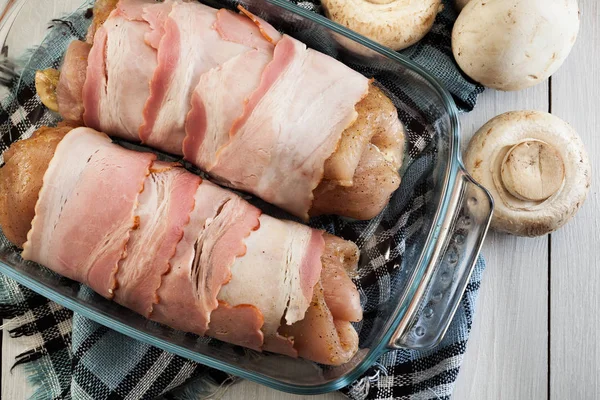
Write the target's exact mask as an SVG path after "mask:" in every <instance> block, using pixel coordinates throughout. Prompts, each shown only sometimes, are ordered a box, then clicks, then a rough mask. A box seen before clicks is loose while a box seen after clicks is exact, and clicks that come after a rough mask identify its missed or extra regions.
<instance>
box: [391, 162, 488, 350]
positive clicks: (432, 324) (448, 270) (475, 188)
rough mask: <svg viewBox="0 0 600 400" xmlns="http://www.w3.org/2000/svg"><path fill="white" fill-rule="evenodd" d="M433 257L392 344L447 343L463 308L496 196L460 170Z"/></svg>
mask: <svg viewBox="0 0 600 400" xmlns="http://www.w3.org/2000/svg"><path fill="white" fill-rule="evenodd" d="M456 179H457V182H456V185H454V188H455V189H454V192H453V193H452V197H451V202H450V204H449V206H448V207H449V208H450V209H449V210H448V213H447V217H446V219H445V220H444V221H443V223H442V225H441V226H440V228H439V230H438V233H437V240H436V245H435V247H434V249H433V253H432V255H431V262H430V263H429V265H428V266H427V267H426V271H425V273H424V275H423V278H422V279H421V280H420V281H419V282H417V285H418V287H417V289H416V290H417V291H416V293H415V296H414V297H413V298H414V300H413V301H412V302H411V303H410V305H409V308H408V310H407V312H406V314H405V317H404V318H403V319H402V320H401V321H400V324H399V325H398V327H397V328H396V331H395V332H394V335H393V336H392V338H391V339H390V342H389V344H388V347H389V348H390V349H399V348H409V349H415V350H424V349H429V348H432V347H434V346H436V345H437V344H439V343H440V342H441V340H442V339H443V337H444V335H445V333H446V331H447V330H448V327H449V326H450V322H452V318H453V316H454V314H455V313H456V310H457V309H458V306H459V304H460V301H461V298H462V295H463V293H464V291H465V289H466V287H467V284H468V283H469V278H470V276H471V273H472V272H473V269H474V267H475V263H476V262H477V258H478V256H479V251H480V250H481V246H482V244H483V240H484V238H485V235H486V233H487V230H488V227H489V223H490V221H491V217H492V210H493V199H492V197H491V196H490V194H489V193H488V192H487V190H486V189H485V188H483V187H482V186H481V185H479V184H478V183H477V182H475V181H474V180H473V178H471V176H469V174H468V173H467V172H466V171H465V170H464V169H460V170H459V171H458V174H457V176H456Z"/></svg>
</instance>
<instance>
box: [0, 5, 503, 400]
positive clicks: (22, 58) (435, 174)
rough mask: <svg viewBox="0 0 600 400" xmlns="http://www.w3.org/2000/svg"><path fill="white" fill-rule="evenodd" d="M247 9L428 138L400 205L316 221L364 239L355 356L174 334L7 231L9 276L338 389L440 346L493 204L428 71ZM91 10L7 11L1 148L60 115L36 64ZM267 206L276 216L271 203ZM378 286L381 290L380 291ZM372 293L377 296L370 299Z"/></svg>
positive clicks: (191, 345)
mask: <svg viewBox="0 0 600 400" xmlns="http://www.w3.org/2000/svg"><path fill="white" fill-rule="evenodd" d="M205 2H206V4H208V5H210V6H213V7H218V8H220V7H227V8H232V9H233V8H235V6H236V5H237V4H238V3H237V2H234V1H231V0H207V1H205ZM239 4H242V5H243V6H244V7H246V8H247V9H249V10H250V11H251V12H253V13H255V14H257V15H259V16H261V17H262V18H264V19H266V20H267V21H269V22H270V23H271V24H273V25H274V26H275V27H276V28H277V29H279V30H280V31H282V32H285V33H288V34H290V35H292V36H294V37H296V38H298V39H300V40H302V41H303V42H305V43H306V44H307V45H308V46H310V47H313V48H315V49H317V50H319V51H322V52H324V53H327V54H329V55H331V56H333V57H335V58H337V59H338V60H340V61H341V62H343V63H345V64H347V65H348V66H350V67H352V68H354V69H356V70H357V71H360V72H362V73H364V74H365V75H367V76H368V77H375V79H376V80H377V82H379V84H380V85H381V86H382V87H383V88H384V90H385V91H386V92H387V93H388V95H390V97H391V98H392V100H393V101H394V103H395V105H396V107H397V108H398V114H399V117H400V119H401V120H402V121H403V122H404V124H405V126H406V128H407V132H408V136H409V137H413V138H414V137H417V138H418V140H413V141H411V142H410V145H409V146H408V149H407V155H406V157H405V162H404V166H403V170H402V171H401V173H403V174H405V175H408V172H410V176H411V178H410V179H408V180H407V179H404V180H403V182H402V184H401V186H400V188H399V189H398V191H397V192H396V193H395V194H394V197H393V199H392V202H393V204H394V206H393V207H388V209H387V210H386V211H384V213H383V214H382V215H381V216H379V217H378V218H375V219H374V220H372V221H369V222H356V221H349V220H344V219H342V218H337V217H323V218H318V219H314V220H312V221H311V225H313V226H317V227H321V228H325V229H328V230H330V231H334V232H335V233H336V234H338V235H341V236H343V237H344V238H346V239H351V240H354V241H355V242H357V243H358V244H359V247H360V248H361V258H360V263H359V274H358V277H357V278H356V279H355V281H356V282H357V285H358V287H359V289H360V291H361V297H362V299H363V303H364V308H365V320H364V321H363V322H362V323H359V324H357V325H356V328H357V330H358V331H359V333H360V350H359V352H358V353H357V354H356V356H355V357H354V358H353V359H352V360H351V361H350V362H349V363H347V364H345V365H343V366H339V367H327V366H322V365H318V364H316V363H313V362H309V361H306V360H302V359H292V358H288V357H285V356H280V355H275V354H270V353H258V352H255V351H251V350H246V349H241V348H240V347H236V346H233V345H229V344H226V343H222V342H219V341H216V340H213V339H208V338H198V337H196V336H193V335H189V334H184V333H182V332H178V331H175V330H173V329H170V328H168V327H165V326H162V325H158V324H155V323H152V322H149V321H147V320H145V319H144V318H142V317H141V316H139V315H137V314H135V313H133V312H131V311H129V310H127V309H125V308H123V307H121V306H119V305H117V304H115V303H113V302H110V301H108V300H105V299H104V298H102V297H100V296H98V295H91V296H90V295H89V291H86V290H80V285H79V284H77V283H75V282H72V281H69V280H67V279H65V278H61V277H59V276H58V275H56V274H54V273H53V272H51V271H49V270H47V269H45V268H43V267H40V266H39V265H36V264H34V263H31V262H24V261H23V260H22V259H21V257H20V256H19V252H18V249H16V248H15V247H14V246H11V245H10V244H9V243H8V242H7V241H6V239H5V238H3V237H2V240H0V272H2V273H3V274H6V275H7V276H9V277H11V278H13V279H15V280H17V281H18V282H20V283H21V284H23V285H25V286H27V287H29V288H30V289H32V290H34V291H36V292H38V293H40V294H42V295H44V296H46V297H48V298H49V299H51V300H53V301H55V302H57V303H59V304H61V305H63V306H65V307H68V308H70V309H72V310H73V311H75V312H77V313H79V314H81V315H83V316H85V317H88V318H91V319H93V320H95V321H97V322H99V323H101V324H103V325H106V326H108V327H110V328H112V329H114V330H116V331H119V332H121V333H124V334H126V335H129V336H131V337H133V338H136V339H138V340H141V341H143V342H146V343H149V344H151V345H154V346H157V347H160V348H162V349H164V350H167V351H170V352H172V353H175V354H178V355H180V356H183V357H186V358H189V359H192V360H194V361H197V362H199V363H202V364H205V365H208V366H211V367H215V368H218V369H220V370H223V371H225V372H228V373H231V374H234V375H237V376H240V377H243V378H247V379H250V380H253V381H256V382H258V383H261V384H265V385H268V386H270V387H273V388H275V389H279V390H283V391H287V392H292V393H298V394H317V393H324V392H329V391H333V390H337V389H339V388H341V387H343V386H346V385H348V384H349V383H351V382H352V381H353V380H355V379H356V378H358V377H359V376H360V375H361V374H363V373H364V372H365V371H366V370H367V369H368V368H369V367H370V366H371V365H372V364H373V363H375V361H376V360H377V358H378V357H380V356H381V355H382V354H384V353H385V352H387V351H390V350H394V349H399V348H410V349H427V348H431V347H433V346H435V345H436V344H437V343H439V342H440V340H441V339H442V337H443V336H444V334H445V332H446V329H447V328H448V325H449V323H450V321H451V319H452V317H453V315H454V313H455V311H456V309H457V307H458V305H459V302H460V299H461V297H462V294H463V292H464V290H465V287H466V285H467V282H468V280H469V276H470V274H471V271H472V269H473V266H474V264H475V261H476V259H477V256H478V254H479V250H480V247H481V244H482V242H483V239H484V237H485V234H486V232H487V229H488V225H489V222H490V218H491V214H492V208H493V204H492V199H491V197H490V195H489V194H488V193H487V192H486V191H485V189H483V188H482V187H481V186H479V185H478V184H477V183H476V182H474V181H473V180H472V179H471V178H470V177H469V175H468V174H467V173H466V172H465V170H464V167H463V166H462V163H461V160H460V152H459V131H460V128H459V122H458V112H457V109H456V106H455V104H454V102H453V100H452V97H451V96H450V95H449V93H448V92H447V91H446V90H445V89H444V88H443V87H442V86H441V85H440V84H439V83H438V82H437V80H436V79H435V78H433V77H432V76H431V75H430V74H429V73H428V72H427V71H425V70H423V69H422V68H421V67H419V66H418V65H416V64H414V63H412V62H411V61H410V60H408V59H406V58H404V57H402V56H401V55H399V54H398V53H396V52H393V51H391V50H389V49H386V48H384V47H381V46H379V45H378V44H376V43H374V42H372V41H370V40H368V39H366V38H364V37H362V36H360V35H358V34H356V33H354V32H351V31H349V30H347V29H345V28H344V27H342V26H340V25H337V24H335V23H333V22H331V21H329V20H327V19H326V18H324V17H322V16H320V15H316V14H314V13H311V12H309V11H307V10H305V9H302V8H300V7H298V6H296V5H294V4H292V3H289V2H287V1H285V0H243V1H240V2H239ZM89 6H90V4H89V3H84V4H82V0H75V1H73V0H69V1H41V0H16V1H9V5H8V6H7V8H6V10H4V11H3V13H2V14H1V20H0V23H1V24H0V43H1V44H2V55H3V56H4V57H5V58H4V60H3V63H4V64H3V65H4V66H7V65H8V66H9V67H11V68H12V66H11V65H10V62H8V61H7V60H11V62H13V61H14V62H16V65H17V73H18V74H19V78H18V79H17V81H16V85H15V86H14V87H13V89H12V92H11V91H10V90H9V89H7V88H3V90H4V93H2V96H12V97H5V98H12V100H11V101H12V104H9V105H6V104H5V106H6V107H7V108H8V110H9V115H7V116H5V120H4V121H1V120H0V139H1V140H0V150H2V151H4V150H5V149H6V148H7V146H9V145H10V144H11V143H12V142H14V141H15V140H17V139H19V138H24V137H27V136H28V135H30V134H31V133H32V132H33V130H34V129H35V127H37V126H40V125H43V124H52V123H56V122H57V121H58V118H57V116H56V115H54V114H52V113H51V112H49V111H47V110H45V109H43V108H42V107H33V106H32V105H31V104H29V102H28V100H24V99H25V98H26V97H24V96H25V94H26V93H29V95H30V97H31V93H34V92H32V91H34V90H35V89H34V87H33V86H32V82H33V74H34V73H35V70H36V69H43V68H48V67H57V66H58V62H59V60H58V61H57V59H56V57H54V56H53V54H57V53H61V52H62V51H64V49H66V46H67V44H68V43H69V42H70V41H71V40H72V39H74V38H78V37H79V38H81V37H83V35H84V34H85V29H82V28H81V27H79V26H78V25H77V24H73V23H72V22H71V21H72V20H71V19H70V18H75V17H77V18H82V16H83V15H85V14H86V10H87V9H88V8H89ZM87 14H88V15H87V18H89V13H87ZM58 18H60V19H58ZM51 21H53V22H51ZM49 24H52V25H54V26H55V27H56V25H57V24H58V25H61V27H62V28H61V29H62V33H61V34H60V35H57V34H50V33H48V32H50V31H48V30H47V29H48V26H49ZM51 31H52V32H54V31H53V30H51ZM36 46H37V47H36ZM32 60H35V62H32ZM34 64H35V65H34ZM24 93H25V94H24ZM23 121H25V122H23ZM415 121H416V122H415ZM22 123H24V124H25V125H23V126H21V125H20V124H22ZM28 124H29V125H28ZM411 135H413V136H411ZM414 135H416V136H414ZM419 201H420V202H421V203H422V205H421V206H420V207H417V208H416V210H415V211H413V212H412V215H410V216H409V217H408V218H409V219H410V221H409V222H410V224H409V222H407V221H401V220H400V216H406V215H407V213H406V212H405V211H406V209H407V207H413V209H414V208H415V207H416V206H415V204H417V202H419ZM257 204H259V205H262V206H265V205H264V204H262V203H260V202H258V203H257ZM267 212H271V213H275V214H277V211H276V210H273V209H272V208H268V207H267ZM403 226H404V227H408V230H410V231H407V232H404V234H403V236H402V237H404V238H405V240H403V241H402V242H401V243H398V241H397V238H398V236H397V235H390V234H389V232H390V231H393V229H394V227H400V228H398V229H404V228H402V227H403ZM348 227H352V228H353V229H349V228H348ZM396 232H397V231H396ZM369 279H370V280H371V281H369ZM373 279H375V280H374V281H373ZM373 290H376V291H378V294H377V296H373V293H372V291H373ZM373 297H377V298H378V301H376V302H372V301H370V299H371V298H373Z"/></svg>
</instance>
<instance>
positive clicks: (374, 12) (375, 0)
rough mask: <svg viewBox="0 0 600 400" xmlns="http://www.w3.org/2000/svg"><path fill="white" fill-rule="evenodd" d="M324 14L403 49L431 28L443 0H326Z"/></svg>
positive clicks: (323, 2) (383, 43)
mask: <svg viewBox="0 0 600 400" xmlns="http://www.w3.org/2000/svg"><path fill="white" fill-rule="evenodd" d="M321 3H322V5H323V7H324V8H325V15H327V17H328V18H329V19H331V20H333V21H335V22H337V23H339V24H342V25H344V26H346V27H347V28H350V29H352V30H353V31H356V32H358V33H360V34H361V35H364V36H366V37H368V38H370V39H373V40H374V41H376V42H378V43H380V44H382V45H384V46H387V47H390V48H392V49H394V50H401V49H404V48H406V47H408V46H411V45H413V44H415V43H416V42H418V41H419V40H421V39H422V38H423V36H425V35H426V34H427V32H429V30H430V29H431V26H432V25H433V21H434V20H435V17H436V15H437V14H438V12H439V11H440V10H441V7H442V6H441V3H442V1H441V0H323V1H322V2H321Z"/></svg>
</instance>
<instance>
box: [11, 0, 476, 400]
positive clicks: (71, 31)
mask: <svg viewBox="0 0 600 400" xmlns="http://www.w3.org/2000/svg"><path fill="white" fill-rule="evenodd" d="M445 3H447V4H445V9H444V11H443V12H442V13H440V14H439V15H438V17H437V19H436V22H435V25H434V27H433V29H432V31H431V32H430V33H429V34H428V35H427V37H426V38H425V39H424V40H422V41H421V42H420V43H419V44H417V45H415V46H413V47H411V48H410V49H407V50H405V51H403V54H405V55H407V56H408V57H410V58H411V59H413V60H415V61H416V62H418V63H419V64H421V65H422V66H423V67H425V68H427V69H428V70H430V71H431V72H432V73H433V74H434V75H436V76H437V77H438V78H439V79H440V80H441V81H442V82H443V83H444V84H445V86H446V87H447V88H448V89H449V90H450V91H451V93H452V94H453V96H454V98H455V101H456V103H457V104H458V106H459V108H461V109H462V110H463V111H468V110H471V109H472V108H473V106H474V105H475V101H476V98H477V94H478V93H480V92H481V91H482V88H481V87H480V86H477V85H475V84H473V83H472V82H470V81H468V80H467V79H465V77H464V76H463V75H462V74H461V73H460V72H459V70H458V69H457V67H456V66H455V64H454V62H453V59H452V54H451V49H450V31H451V27H452V23H453V21H454V19H455V18H456V15H455V12H454V10H453V9H452V7H451V4H450V1H447V2H446V1H445ZM298 4H299V5H300V6H301V7H304V8H307V9H310V10H313V11H315V12H319V11H320V10H319V6H318V5H317V4H315V3H312V2H306V1H304V2H299V3H298ZM88 23H89V12H86V7H83V8H82V9H80V10H79V11H78V12H76V13H74V14H72V15H70V16H68V17H65V18H64V19H62V20H60V21H54V23H53V24H52V26H51V28H50V31H49V35H48V37H47V39H46V40H45V42H44V44H43V45H42V46H40V47H39V48H37V49H32V51H31V53H30V54H29V55H28V57H29V58H28V60H27V62H28V64H27V65H28V67H27V68H25V70H24V71H23V73H22V76H21V80H20V81H15V82H14V91H13V93H14V95H13V96H12V97H9V98H6V99H4V101H3V102H2V104H1V106H0V151H4V150H5V149H6V147H7V146H8V145H10V143H12V142H13V141H15V140H17V139H21V138H26V137H28V136H29V135H31V133H32V132H33V130H35V129H36V128H37V127H38V126H40V125H46V124H53V123H56V122H57V121H56V116H55V115H54V114H52V113H49V112H47V111H46V110H45V109H44V107H43V106H42V105H41V103H40V101H39V99H38V97H37V96H36V95H35V90H34V88H33V84H32V83H33V73H34V71H35V70H36V69H38V68H46V67H49V66H55V67H56V66H58V65H59V63H60V56H61V53H62V50H63V49H64V48H65V43H67V42H68V41H70V40H72V39H73V38H80V37H82V36H83V35H84V33H85V30H86V26H87V24H88ZM8 51H9V53H10V49H8ZM376 78H377V79H378V80H380V81H382V80H384V79H385V78H384V77H376ZM392 95H393V96H395V99H396V103H397V105H398V106H399V107H400V113H401V115H402V117H403V118H402V119H403V121H404V122H405V123H406V126H407V131H408V141H409V143H408V151H409V160H408V162H407V164H408V165H409V167H408V168H407V170H406V172H405V174H404V177H403V184H402V187H401V190H399V191H398V193H396V195H395V196H394V197H393V199H392V201H391V203H390V206H389V207H388V209H387V210H386V211H385V212H383V213H382V215H380V216H379V217H377V218H376V219H375V220H374V221H371V222H354V223H348V222H344V221H343V220H341V219H338V218H334V217H325V218H320V219H316V220H315V221H313V224H314V226H317V227H320V228H323V229H327V230H328V231H330V232H332V233H336V234H339V235H342V236H344V237H346V238H352V239H354V240H355V241H356V242H357V244H358V245H359V246H360V247H361V249H362V250H363V251H364V252H365V253H366V254H369V255H370V257H369V258H370V259H372V262H370V263H369V264H368V265H366V266H364V267H363V268H361V270H360V276H359V278H358V281H357V283H358V286H359V288H360V290H361V292H362V294H363V297H364V299H365V321H364V322H363V325H362V326H366V324H369V322H370V321H371V320H372V318H373V313H374V312H375V311H374V310H376V308H377V305H378V304H380V303H383V302H385V301H388V300H389V298H390V295H391V292H392V290H393V285H394V279H393V277H394V275H393V271H392V268H393V267H392V266H393V265H395V264H399V263H400V262H401V260H402V257H403V255H404V251H405V249H406V248H409V247H410V244H411V241H413V242H414V240H416V239H415V237H416V235H415V233H416V232H418V231H419V227H420V224H421V221H422V216H423V215H424V212H425V211H424V210H425V208H424V205H425V203H426V202H427V199H428V198H429V193H430V190H431V187H432V182H431V168H432V161H431V160H432V157H435V143H434V142H432V141H431V135H430V133H429V132H428V131H427V129H425V128H424V126H423V124H422V122H421V121H420V120H419V118H418V117H415V116H414V115H415V113H414V112H411V105H412V104H414V103H413V102H412V100H413V99H411V98H410V94H407V93H402V91H401V89H397V90H396V89H395V90H394V91H393V93H392ZM378 225H379V226H382V227H384V230H383V231H382V232H380V233H377V234H376V235H375V240H374V241H370V242H365V241H364V240H361V233H362V232H365V231H368V230H369V229H371V228H373V227H375V226H378ZM385 240H387V241H388V243H392V248H391V249H388V250H390V252H389V257H388V258H389V260H388V261H385V262H383V261H381V260H382V259H383V258H384V257H381V250H380V249H379V247H378V246H379V244H380V243H379V242H380V241H385ZM377 255H379V257H378V256H377ZM378 260H379V261H378ZM483 269H484V263H483V260H480V261H479V262H478V263H477V266H476V269H475V273H474V274H473V276H472V278H471V282H470V283H469V285H468V287H467V292H466V293H465V295H464V297H463V299H462V302H461V304H460V307H459V309H458V312H457V313H456V316H455V319H454V321H453V323H452V326H451V328H450V330H449V331H448V334H447V335H446V337H445V339H444V341H443V342H442V343H441V344H440V345H439V346H438V347H437V348H436V349H434V350H430V351H426V352H417V351H411V350H398V351H393V352H389V353H387V354H386V355H385V356H383V357H382V358H381V359H380V360H379V361H378V363H377V364H375V365H374V366H373V368H372V369H371V370H370V371H368V372H367V373H366V374H365V376H364V377H362V378H361V379H359V380H357V381H356V382H354V383H353V384H352V385H350V386H349V387H348V388H345V389H344V390H343V392H344V393H345V394H346V395H348V396H349V397H350V398H352V399H367V398H368V399H384V398H385V399H390V398H401V399H449V398H450V396H451V392H452V386H453V383H454V381H455V380H456V376H457V374H458V369H459V366H460V363H461V361H462V357H463V354H464V352H465V346H466V341H467V338H468V334H469V330H470V327H471V322H472V316H473V310H474V302H475V298H476V296H477V292H478V289H479V282H480V278H481V273H482V271H483ZM81 290H82V291H83V292H84V293H86V291H87V290H89V289H87V288H85V287H82V289H81ZM0 317H3V318H7V319H11V321H10V322H9V323H7V324H6V325H5V329H8V331H9V333H10V335H11V336H12V337H18V336H27V337H29V339H30V342H31V344H32V346H31V349H30V350H29V351H26V352H24V353H23V354H21V355H19V356H18V357H17V359H16V364H15V365H20V364H23V365H24V368H26V370H27V372H28V373H29V374H30V379H31V382H32V383H34V384H36V385H37V387H38V389H37V391H36V392H35V394H34V396H33V397H34V398H35V399H70V398H72V399H151V398H156V397H161V398H166V399H179V398H182V399H183V398H195V399H197V398H201V397H202V396H203V395H211V396H215V393H219V390H220V392H221V393H222V391H223V388H224V387H226V384H227V383H228V382H230V381H231V380H232V378H231V377H229V376H228V375H227V374H224V373H222V372H219V371H216V370H212V369H209V368H206V367H204V366H201V365H198V364H196V363H194V362H191V361H188V360H185V359H183V358H181V357H178V356H174V355H172V354H169V353H167V352H165V351H162V350H159V349H157V348H154V347H151V346H149V345H146V344H143V343H140V342H138V341H135V340H133V339H130V338H129V337H126V336H123V335H121V334H119V333H116V332H114V331H111V330H110V329H107V328H105V327H103V326H101V325H99V324H97V323H95V322H92V321H90V320H88V319H86V318H84V317H82V316H80V315H77V314H75V315H74V314H73V313H72V312H71V311H69V310H67V309H65V308H63V307H61V306H59V305H57V304H55V303H52V302H50V301H49V300H47V299H45V298H44V297H42V296H40V295H37V294H36V293H34V292H32V291H31V290H29V289H27V288H25V287H23V286H21V285H19V284H17V283H16V282H14V281H12V280H10V279H9V278H7V277H5V276H2V275H0ZM359 330H360V328H359Z"/></svg>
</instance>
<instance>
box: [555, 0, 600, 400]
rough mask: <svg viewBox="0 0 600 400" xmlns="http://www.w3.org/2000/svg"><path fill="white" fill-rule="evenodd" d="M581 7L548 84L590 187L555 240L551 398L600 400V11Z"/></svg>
mask: <svg viewBox="0 0 600 400" xmlns="http://www.w3.org/2000/svg"><path fill="white" fill-rule="evenodd" d="M579 6H580V10H581V19H582V22H581V30H580V35H579V38H578V40H577V43H576V45H575V48H574V49H573V51H572V53H571V55H570V57H569V58H568V59H567V61H566V62H565V64H564V65H563V67H562V68H561V69H560V70H559V71H558V73H557V74H555V76H554V77H553V78H552V111H553V114H555V115H557V116H559V117H561V118H563V119H564V120H565V121H567V122H568V123H570V124H571V125H572V126H573V127H574V128H575V129H576V130H577V131H578V132H579V134H580V136H581V138H582V139H583V142H584V143H585V145H586V148H587V150H588V154H589V155H590V159H591V162H592V186H591V189H590V194H589V196H588V199H587V201H586V203H585V204H584V206H583V207H582V209H581V210H580V212H579V213H578V214H577V215H576V216H575V218H574V220H572V221H571V222H570V223H569V224H567V225H566V226H565V227H563V228H562V229H561V230H559V231H558V232H557V233H555V234H553V235H552V253H551V268H552V269H551V278H552V285H551V288H550V290H551V291H550V298H551V348H550V352H551V353H550V354H551V365H550V376H551V387H550V394H551V399H582V400H588V399H589V400H591V399H597V398H598V397H599V396H600V344H599V343H598V341H599V340H600V333H599V332H600V314H599V313H598V307H599V306H600V291H599V288H598V285H599V283H600V263H599V261H598V251H599V249H600V233H599V232H600V226H599V225H600V218H599V211H598V210H599V209H600V200H599V199H598V188H599V187H600V176H599V175H600V173H599V171H600V162H599V161H598V156H599V155H600V139H599V138H598V133H599V132H598V131H599V129H600V115H598V112H599V110H600V100H599V98H600V70H599V69H598V64H597V63H598V60H600V4H599V3H598V1H597V0H579Z"/></svg>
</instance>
